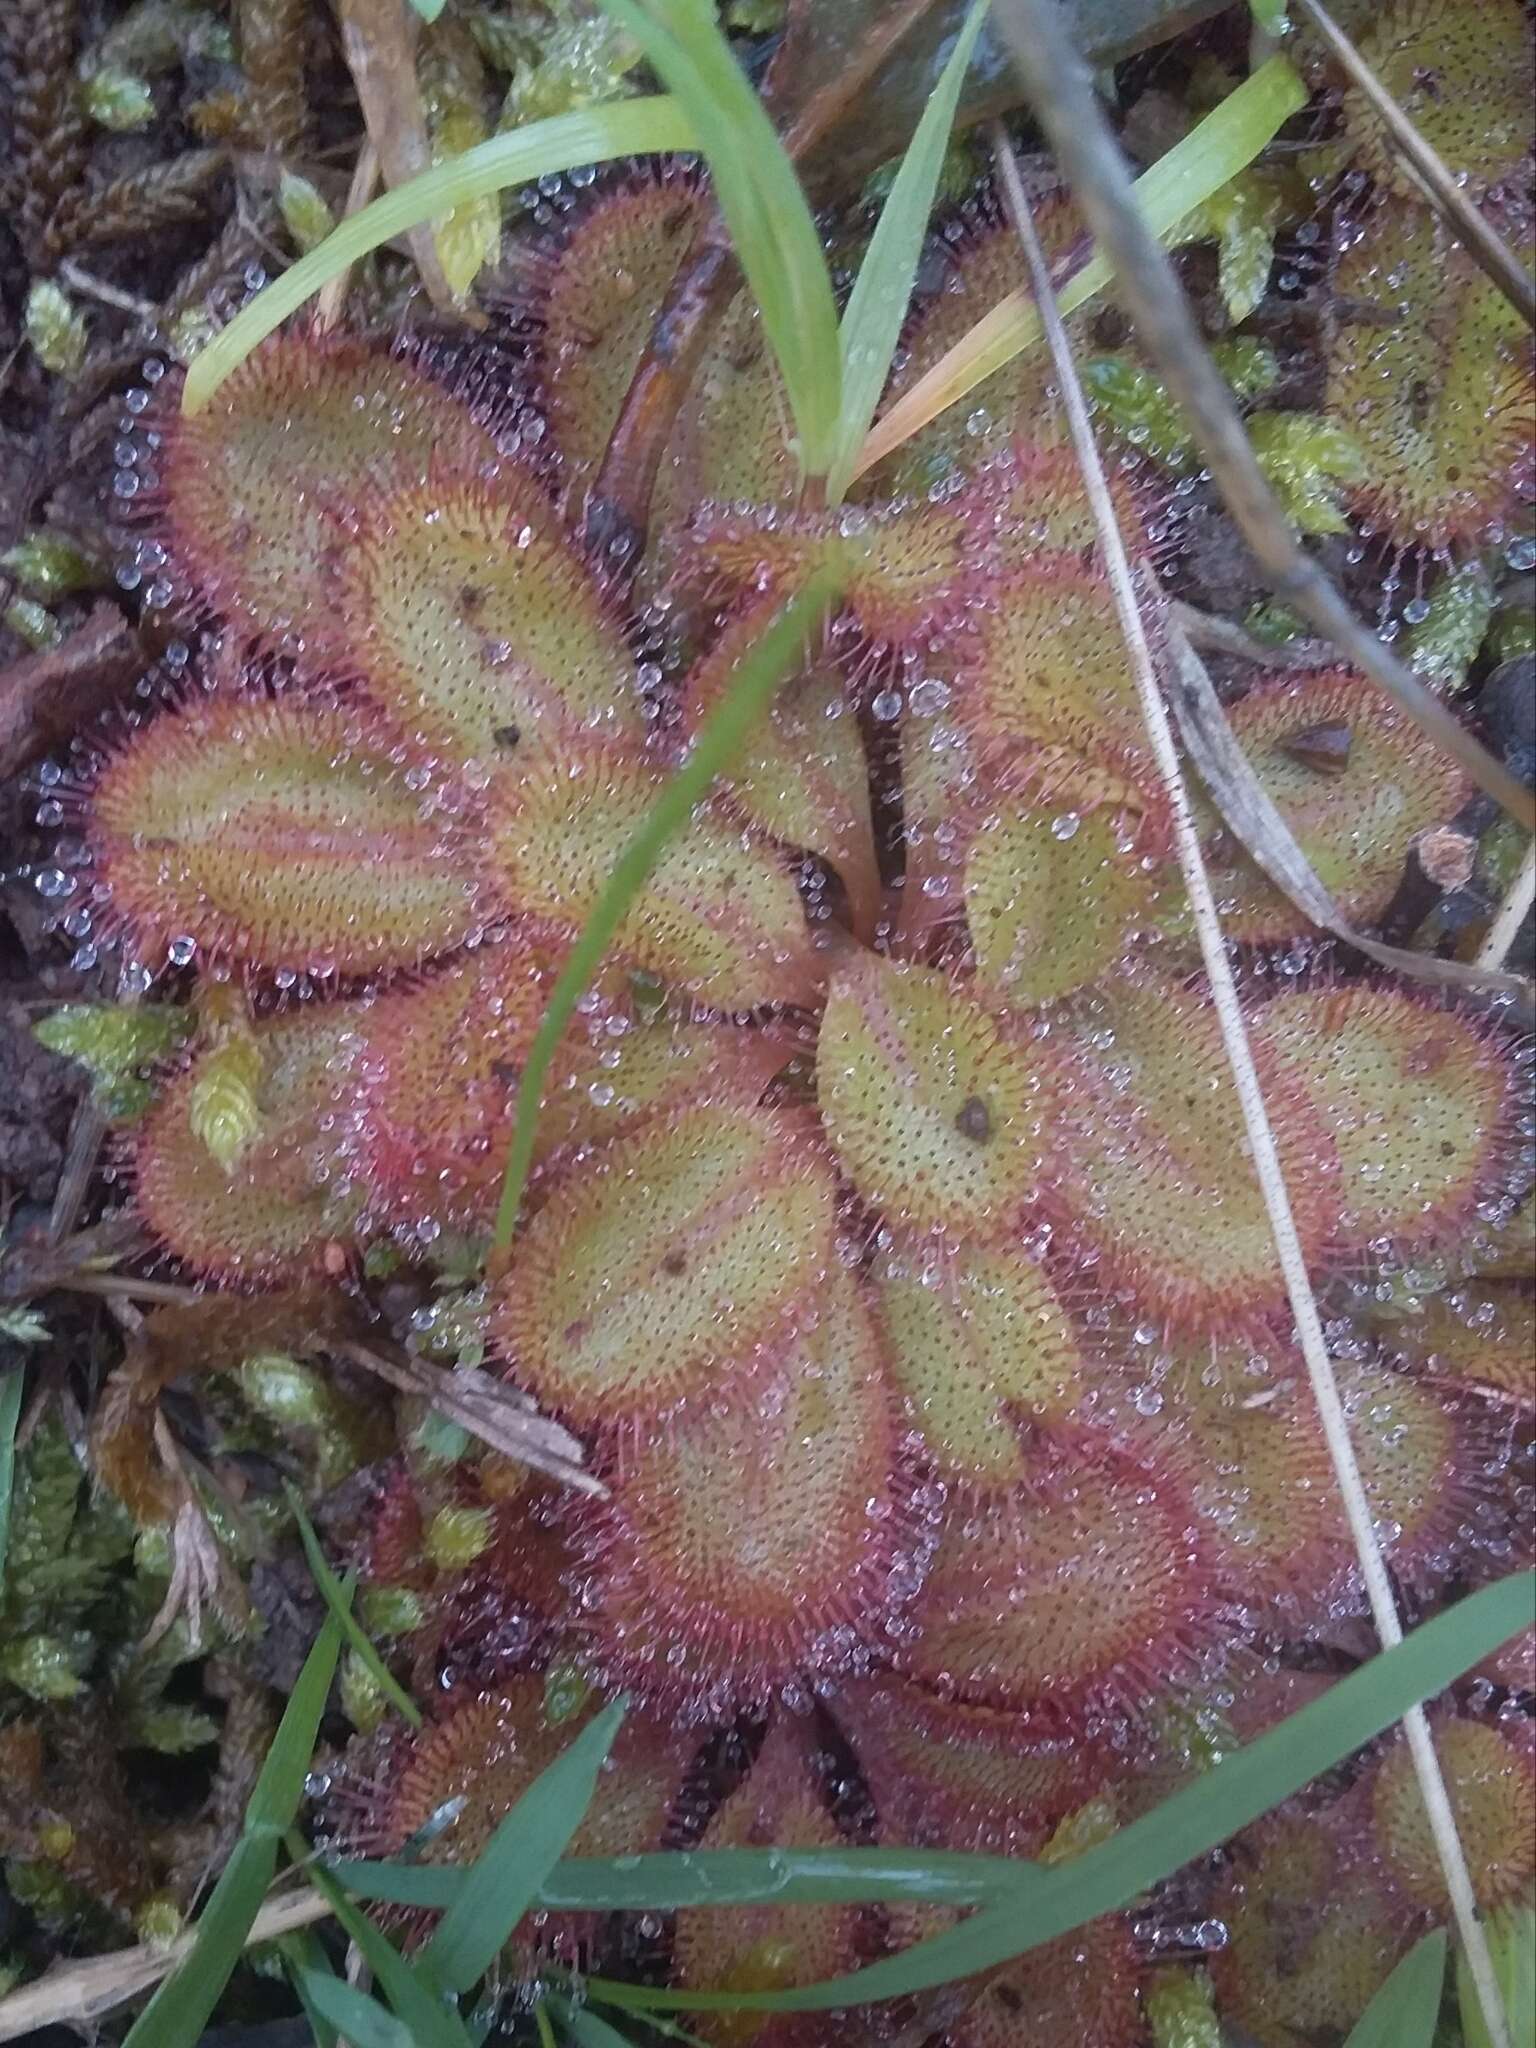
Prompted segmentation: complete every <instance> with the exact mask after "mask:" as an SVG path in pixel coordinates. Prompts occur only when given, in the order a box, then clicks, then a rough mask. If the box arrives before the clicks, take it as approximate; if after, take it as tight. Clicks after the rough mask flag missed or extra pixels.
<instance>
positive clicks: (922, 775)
mask: <svg viewBox="0 0 1536 2048" xmlns="http://www.w3.org/2000/svg"><path fill="white" fill-rule="evenodd" d="M924 683H927V684H931V685H932V686H933V687H932V688H931V689H928V690H926V691H924V692H923V694H922V695H919V694H918V690H914V691H913V692H912V694H911V695H910V697H909V699H908V702H907V705H906V714H907V715H906V716H905V717H904V718H903V719H902V721H901V808H902V840H903V846H904V853H905V874H904V876H903V880H902V891H901V915H900V923H899V934H898V935H899V945H898V946H897V948H896V950H898V951H899V953H900V955H901V957H902V958H904V959H921V958H922V957H923V953H924V947H925V944H926V942H927V938H928V936H929V934H930V933H931V932H932V931H933V930H934V928H935V927H936V926H937V925H939V924H940V923H942V922H943V921H944V920H946V919H948V918H952V917H955V916H957V915H958V913H959V910H960V905H961V885H962V878H963V875H964V871H965V854H966V849H967V846H968V843H969V833H970V830H971V828H973V827H974V824H975V818H976V809H977V803H978V797H977V790H978V786H979V784H980V780H981V778H980V776H979V774H978V769H977V762H976V749H975V747H974V745H973V744H972V742H971V739H970V737H969V735H968V734H967V732H966V731H965V729H964V727H962V726H961V725H959V724H957V723H955V722H954V720H953V718H952V717H951V715H950V706H951V704H952V702H953V698H954V691H953V689H952V687H951V685H950V684H949V683H948V682H946V681H944V680H943V678H941V677H938V676H929V677H925V678H924ZM921 688H922V686H921V685H919V686H918V689H919V690H920V689H921Z"/></svg>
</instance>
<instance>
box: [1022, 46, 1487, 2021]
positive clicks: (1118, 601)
mask: <svg viewBox="0 0 1536 2048" xmlns="http://www.w3.org/2000/svg"><path fill="white" fill-rule="evenodd" d="M1029 83H1030V86H1031V89H1032V95H1033V94H1035V93H1038V91H1039V80H1038V79H1037V78H1036V77H1034V76H1033V75H1031V76H1030V78H1029ZM1042 97H1043V95H1042ZM1042 118H1043V115H1042ZM994 147H995V150H996V156H997V166H998V172H999V176H1000V179H1001V181H1002V186H1003V195H1004V199H1005V202H1006V204H1007V207H1008V211H1009V214H1010V216H1011V218H1012V220H1013V224H1014V226H1015V228H1016V229H1017V232H1018V235H1019V238H1020V241H1021V242H1022V244H1023V247H1024V254H1025V258H1026V260H1027V262H1028V265H1029V270H1030V277H1031V282H1032V285H1033V289H1034V293H1035V297H1036V301H1037V303H1038V305H1039V308H1040V317H1041V322H1042V325H1043V327H1044V329H1045V337H1046V341H1047V344H1048V346H1049V348H1050V351H1051V356H1052V359H1053V361H1054V363H1055V366H1056V371H1057V375H1058V377H1059V379H1060V382H1061V390H1062V399H1063V402H1064V405H1065V408H1066V413H1067V420H1068V424H1069V427H1070V429H1071V434H1072V442H1073V446H1074V448H1075V449H1076V452H1077V458H1078V461H1079V463H1080V465H1081V468H1082V472H1083V481H1084V483H1085V485H1086V487H1087V491H1088V497H1089V501H1090V503H1091V505H1092V507H1093V515H1094V522H1095V525H1096V526H1097V529H1098V534H1099V542H1100V546H1101V548H1102V550H1103V555H1104V564H1105V569H1106V571H1107V573H1108V576H1109V579H1110V584H1111V587H1112V589H1113V591H1114V597H1115V608H1116V611H1117V612H1118V614H1119V618H1120V625H1121V629H1122V631H1123V633H1124V636H1125V642H1126V647H1127V649H1128V651H1129V653H1130V657H1131V668H1132V672H1133V675H1134V677H1135V682H1136V691H1137V695H1138V697H1139V699H1140V702H1141V709H1142V715H1143V717H1144V719H1145V721H1146V727H1147V733H1148V737H1149V739H1150V740H1151V743H1152V751H1153V756H1154V759H1155V760H1156V763H1157V770H1158V775H1159V777H1160V779H1161V781H1162V784H1163V787H1164V790H1165V791H1166V794H1167V797H1168V802H1169V806H1170V809H1171V810H1172V813H1173V822H1174V840H1175V845H1176V847H1177V850H1178V857H1179V866H1180V869H1181V870H1182V872H1183V876H1184V883H1185V887H1186V889H1187V890H1188V893H1189V901H1190V907H1191V910H1192V912H1193V915H1194V920H1195V928H1196V931H1197V932H1198V934H1199V940H1200V952H1201V957H1202V959H1203V961H1204V963H1205V971H1206V975H1207V978H1208V979H1209V982H1210V986H1211V995H1212V997H1213V999H1214V1002H1215V1006H1216V1015H1217V1018H1218V1021H1219V1023H1220V1026H1221V1036H1222V1043H1223V1045H1224V1046H1225V1048H1226V1054H1227V1059H1228V1062H1229V1064H1230V1066H1231V1069H1232V1078H1233V1082H1234V1084H1235V1088H1236V1093H1237V1099H1238V1105H1239V1107H1240V1109H1241V1111H1242V1117H1243V1127H1244V1130H1245V1132H1246V1134H1247V1138H1248V1147H1249V1151H1250V1153H1251V1155H1252V1158H1253V1163H1254V1167H1255V1170H1256V1172H1257V1174H1258V1179H1259V1185H1260V1187H1261V1189H1262V1190H1263V1195H1264V1205H1265V1208H1266V1210H1267V1211H1268V1214H1269V1220H1270V1228H1271V1230H1272V1232H1273V1234H1274V1240H1275V1250H1276V1252H1277V1254H1278V1256H1279V1261H1280V1268H1281V1272H1282V1273H1283V1275H1284V1278H1285V1286H1286V1293H1287V1296H1288V1297H1289V1300H1290V1305H1291V1313H1292V1315H1293V1316H1294V1318H1295V1322H1296V1331H1297V1337H1298V1340H1299V1342H1300V1345H1301V1350H1302V1355H1303V1357H1304V1358H1305V1360H1306V1366H1307V1375H1308V1378H1309V1379H1310V1381H1311V1384H1312V1393H1313V1398H1314V1399H1315V1401H1316V1403H1317V1409H1318V1414H1319V1416H1320V1418H1321V1421H1322V1426H1323V1431H1324V1434H1325V1436H1326V1438H1327V1441H1328V1450H1329V1455H1330V1458H1331V1459H1332V1462H1333V1469H1334V1474H1335V1477H1336V1479H1337V1481H1338V1485H1339V1491H1340V1494H1341V1496H1342V1498H1343V1502H1344V1509H1345V1513H1346V1515H1347V1517H1348V1520H1349V1526H1350V1533H1351V1535H1352V1537H1353V1539H1354V1544H1355V1550H1356V1553H1357V1556H1358V1558H1359V1562H1360V1570H1361V1575H1362V1577H1363V1579H1364V1582H1365V1588H1366V1596H1367V1598H1368V1600H1369V1601H1370V1606H1371V1615H1372V1619H1373V1620H1374V1622H1375V1624H1376V1631H1377V1634H1378V1635H1379V1636H1380V1638H1381V1641H1382V1643H1383V1644H1384V1645H1385V1646H1386V1647H1387V1648H1391V1647H1393V1646H1394V1645H1395V1644H1397V1643H1400V1642H1401V1641H1402V1639H1403V1630H1402V1623H1401V1621H1400V1620H1399V1617H1398V1612H1397V1603H1396V1600H1395V1598H1394V1596H1393V1592H1392V1582H1391V1580H1390V1578H1389V1576H1388V1573H1387V1566H1386V1560H1385V1559H1384V1558H1383V1556H1382V1552H1381V1545H1380V1542H1379V1541H1378V1539H1377V1535H1376V1526H1375V1521H1374V1519H1373V1517H1372V1514H1371V1506H1370V1501H1369V1499H1368V1497H1367V1495H1366V1491H1365V1485H1364V1482H1363V1480H1362V1478H1361V1476H1360V1467H1359V1464H1358V1462H1357V1460H1356V1458H1355V1451H1354V1445H1353V1444H1352V1442H1351V1441H1350V1434H1349V1420H1348V1417H1347V1416H1346V1414H1345V1412H1344V1404H1343V1401H1342V1400H1341V1399H1340V1396H1339V1389H1338V1383H1337V1381H1336V1380H1335V1378H1334V1373H1333V1365H1332V1362H1331V1360H1330V1359H1329V1356H1328V1345H1327V1340H1326V1338H1325V1337H1324V1334H1323V1325H1322V1318H1321V1316H1320V1314H1319V1312H1318V1306H1317V1297H1316V1295H1315V1294H1314V1293H1313V1291H1312V1282H1311V1279H1310V1277H1309V1275H1308V1273H1307V1263H1306V1256H1305V1254H1304V1252H1303V1251H1302V1247H1301V1239H1300V1236H1299V1235H1298V1233H1297V1229H1296V1218H1295V1214H1294V1212H1293V1210H1292V1207H1291V1199H1290V1194H1289V1191H1288V1189H1287V1187H1286V1182H1285V1174H1284V1171H1283V1169H1282V1167H1281V1164H1280V1154H1279V1149H1278V1147H1277V1145H1276V1143H1275V1135H1274V1129H1273V1126H1272V1125H1271V1123H1270V1120H1269V1112H1268V1110H1267V1108H1266V1106H1265V1102H1264V1091H1263V1089H1262V1087H1261V1085H1260V1082H1259V1076H1258V1070H1257V1068H1256V1067H1255V1065H1254V1059H1253V1048H1252V1046H1251V1044H1250V1043H1249V1039H1248V1031H1247V1027H1246V1025H1245V1024H1244V1021H1243V1013H1242V1008H1241V1005H1240V1003H1239V1001H1238V994H1237V982H1236V979H1235V977H1234V975H1233V972H1232V964H1231V961H1230V959H1229V958H1228V955H1227V948H1226V942H1225V940H1224V938H1223V936H1222V930H1221V917H1220V914H1219V912H1218V911H1217V908H1216V899H1215V896H1214V894H1213V892H1212V889H1211V884H1210V877H1209V875H1208V873H1207V871H1206V866H1205V858H1204V855H1203V854H1202V853H1201V850H1200V835H1199V831H1198V829H1197V827H1196V824H1195V818H1194V812H1193V809H1192V807H1191V804H1190V800H1189V787H1188V784H1187V783H1186V781H1185V779H1184V771H1183V768H1182V766H1181V764H1180V761H1179V753H1178V748H1177V746H1176V744H1175V742H1174V737H1173V725H1172V722H1171V720H1170V718H1169V715H1168V711H1167V708H1166V706H1165V705H1164V703H1163V698H1162V692H1161V691H1160V689H1159V687H1158V682H1157V675H1156V671H1155V668H1154V665H1153V660H1152V652H1151V648H1150V646H1149V645H1148V641H1147V634H1146V627H1145V623H1144V621H1143V618H1142V611H1141V604H1140V602H1139V600H1138V598H1137V595H1136V588H1135V576H1134V572H1133V570H1132V568H1131V564H1130V561H1129V559H1128V557H1127V555H1126V551H1125V543H1124V541H1123V539H1122V538H1121V534H1120V529H1119V526H1118V523H1117V522H1116V519H1115V513H1114V507H1113V503H1112V501H1111V499H1110V495H1109V486H1108V484H1107V482H1106V481H1105V476H1104V469H1103V465H1102V463H1101V462H1100V460H1099V453H1098V448H1097V445H1096V443H1095V440H1094V433H1093V427H1092V424H1091V422H1090V420H1089V417H1088V405H1087V401H1086V399H1085V398H1084V395H1083V387H1082V384H1081V381H1080V380H1079V378H1078V375H1077V368H1076V364H1075V363H1074V361H1073V358H1072V351H1071V344H1070V343H1069V342H1068V340H1067V334H1066V329H1065V327H1064V325H1063V323H1062V319H1061V315H1060V313H1059V312H1058V310H1057V306H1056V296H1055V293H1054V291H1053V290H1052V288H1051V280H1050V271H1049V267H1048V265H1047V263H1046V259H1045V252H1044V250H1043V249H1042V247H1041V245H1040V239H1039V236H1038V235H1037V234H1036V232H1035V227H1034V221H1033V219H1032V217H1031V214H1030V210H1029V201H1028V199H1027V197H1026V196H1025V192H1024V186H1023V180H1022V179H1021V178H1020V176H1019V171H1018V165H1017V163H1016V162H1015V160H1014V155H1013V148H1012V145H1011V144H1010V143H1009V141H1008V138H1007V135H1006V134H1005V133H1004V131H1003V130H1002V128H1001V127H1000V126H999V127H998V128H997V130H996V131H995V135H994ZM1403 1727H1404V1732H1405V1733H1406V1735H1407V1738H1408V1746H1409V1750H1410V1753H1411V1755H1412V1759H1413V1765H1414V1771H1415V1775H1416V1777H1417V1779H1418V1783H1419V1789H1420V1793H1421V1795H1422V1797H1423V1800H1424V1807H1425V1811H1426V1813H1427V1814H1428V1816H1429V1824H1430V1827H1431V1830H1432V1832H1433V1835H1434V1839H1435V1846H1436V1849H1437V1851H1438V1853H1439V1856H1440V1862H1441V1867H1442V1869H1443V1870H1444V1873H1445V1880H1446V1886H1447V1889H1448V1891H1449V1893H1450V1897H1451V1906H1452V1911H1453V1914H1454V1916H1455V1920H1456V1925H1457V1930H1458V1932H1459V1934H1460V1936H1461V1940H1462V1944H1463V1947H1464V1949H1465V1951H1466V1956H1467V1960H1468V1963H1469V1965H1470V1967H1471V1970H1472V1974H1473V1978H1474V1981H1475V1983H1476V1986H1477V1993H1478V2002H1479V2004H1480V2006H1481V2008H1482V2012H1483V2019H1484V2023H1485V2025H1486V2026H1487V2029H1488V2035H1489V2039H1490V2041H1491V2042H1492V2043H1493V2048H1512V2044H1511V2041H1510V2034H1509V2027H1508V2023H1507V2020H1506V2018H1505V2013H1504V2005H1503V2000H1502V1998H1501V1997H1500V1995H1499V1989H1498V1980H1497V1977H1496V1975H1495V1973H1494V1968H1493V1958H1492V1956H1491V1954H1490V1952H1489V1948H1488V1939H1487V1935H1486V1934H1485V1932H1484V1929H1483V1924H1482V1922H1481V1920H1480V1919H1479V1918H1478V1911H1477V1901H1476V1898H1475V1896H1474V1894H1473V1890H1472V1879H1471V1876H1470V1873H1469V1872H1468V1869H1467V1860H1466V1855H1465V1852H1464V1851H1463V1848H1462V1844H1461V1838H1460V1835H1459V1834H1458V1832H1457V1827H1456V1818H1455V1815H1454V1813H1453V1812H1452V1810H1451V1803H1450V1798H1449V1795H1448V1793H1447V1791H1446V1787H1445V1780H1444V1777H1443V1776H1442V1774H1441V1770H1440V1762H1439V1758H1438V1757H1437V1756H1436V1754H1435V1747H1434V1742H1433V1740H1432V1738H1431V1736H1430V1732H1429V1723H1428V1721H1427V1720H1426V1719H1425V1716H1424V1710H1423V1708H1422V1707H1415V1708H1413V1709H1412V1710H1411V1711H1410V1713H1408V1714H1407V1715H1406V1716H1405V1717H1404V1721H1403Z"/></svg>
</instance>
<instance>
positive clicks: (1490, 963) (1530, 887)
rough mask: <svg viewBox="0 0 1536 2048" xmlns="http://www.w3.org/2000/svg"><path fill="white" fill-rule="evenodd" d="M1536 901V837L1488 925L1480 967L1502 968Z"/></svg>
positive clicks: (1480, 950)
mask: <svg viewBox="0 0 1536 2048" xmlns="http://www.w3.org/2000/svg"><path fill="white" fill-rule="evenodd" d="M1533 902H1536V840H1533V841H1532V843H1531V844H1530V845H1529V846H1528V847H1527V848H1526V849H1525V859H1524V860H1523V861H1522V862H1521V863H1520V872H1519V874H1517V875H1516V876H1515V879H1514V880H1513V882H1511V883H1510V885H1509V894H1508V895H1507V896H1506V897H1505V898H1504V901H1503V902H1502V903H1501V904H1500V905H1499V909H1498V915H1497V916H1496V917H1495V918H1494V920H1493V923H1492V924H1491V925H1490V926H1489V927H1488V936H1487V938H1486V939H1484V941H1483V943H1482V945H1481V947H1480V948H1479V950H1478V955H1477V964H1478V966H1479V967H1489V968H1492V967H1502V966H1503V965H1504V961H1505V957H1506V955H1507V954H1508V952H1509V949H1510V947H1511V946H1512V945H1513V944H1514V943H1515V939H1516V937H1517V935H1518V933H1519V930H1520V927H1521V925H1523V924H1524V923H1525V920H1526V919H1527V918H1528V917H1529V916H1530V914H1531V905H1532V903H1533Z"/></svg>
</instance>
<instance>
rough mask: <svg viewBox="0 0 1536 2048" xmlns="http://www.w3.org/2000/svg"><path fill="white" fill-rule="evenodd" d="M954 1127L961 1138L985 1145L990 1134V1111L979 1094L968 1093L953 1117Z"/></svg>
mask: <svg viewBox="0 0 1536 2048" xmlns="http://www.w3.org/2000/svg"><path fill="white" fill-rule="evenodd" d="M955 1129H956V1130H957V1131H958V1132H959V1133H960V1135H961V1137H962V1138H971V1139H973V1140H974V1141H975V1143H976V1144H978V1145H985V1144H986V1142H987V1140H988V1139H989V1138H990V1137H991V1135H992V1112H991V1110H990V1109H988V1107H987V1105H986V1103H985V1102H983V1101H982V1099H981V1097H980V1096H979V1095H968V1096H967V1097H966V1098H965V1100H964V1102H962V1103H961V1105H960V1109H959V1112H958V1114H957V1115H956V1117H955Z"/></svg>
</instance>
